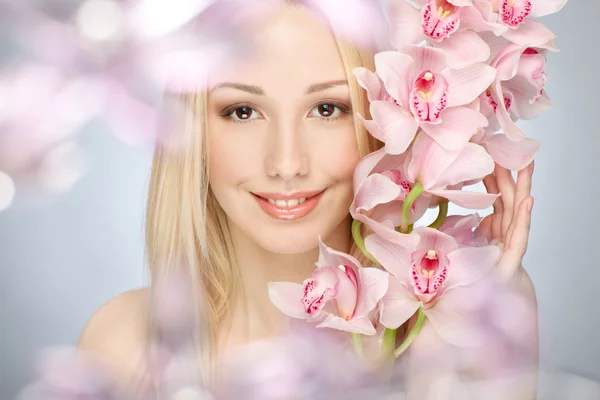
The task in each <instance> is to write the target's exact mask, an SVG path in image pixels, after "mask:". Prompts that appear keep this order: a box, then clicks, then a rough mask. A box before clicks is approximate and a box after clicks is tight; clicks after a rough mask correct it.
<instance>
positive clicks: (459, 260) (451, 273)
mask: <svg viewBox="0 0 600 400" xmlns="http://www.w3.org/2000/svg"><path fill="white" fill-rule="evenodd" d="M411 235H417V236H418V237H419V242H418V244H417V246H415V247H413V248H410V247H406V246H403V245H401V244H398V243H395V242H392V241H388V240H385V239H383V238H381V237H379V236H377V235H370V236H368V237H367V238H366V240H365V245H366V248H367V250H368V251H369V252H370V253H371V254H373V256H374V257H375V258H377V260H379V261H380V262H381V264H382V265H383V266H384V268H385V269H386V270H387V271H388V272H390V274H391V275H393V276H390V282H389V289H388V292H387V293H386V295H385V296H384V298H383V299H382V300H381V308H380V312H381V315H380V321H381V323H382V324H384V325H385V326H387V327H388V328H391V329H395V328H398V327H399V326H400V325H402V324H403V323H404V322H405V321H406V320H407V319H408V318H410V317H411V316H412V315H413V314H414V313H415V312H416V311H417V309H418V308H419V307H422V308H423V311H424V313H425V315H426V316H427V318H428V319H429V321H430V323H431V325H432V326H433V327H434V328H435V330H436V331H437V332H438V334H439V335H440V337H441V338H443V339H444V340H446V341H448V342H449V343H452V344H454V345H457V346H477V345H478V344H480V343H481V341H482V340H483V338H481V337H479V333H480V330H479V329H476V327H477V324H478V320H477V315H476V313H473V309H474V308H476V307H472V308H471V309H470V308H469V307H465V305H464V299H465V296H467V297H468V294H469V293H470V290H469V286H474V285H477V283H478V281H480V280H481V279H482V278H483V277H484V276H486V275H487V274H488V272H490V271H491V270H492V268H493V266H494V265H495V264H496V262H497V261H498V259H499V257H500V249H499V248H498V247H497V246H484V247H461V246H460V245H459V244H458V243H457V241H456V239H455V238H454V237H452V236H450V235H447V234H445V233H443V232H440V231H437V230H435V229H431V228H427V227H418V228H416V229H415V230H414V231H413V233H412V234H411Z"/></svg>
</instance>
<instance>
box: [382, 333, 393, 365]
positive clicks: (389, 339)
mask: <svg viewBox="0 0 600 400" xmlns="http://www.w3.org/2000/svg"><path fill="white" fill-rule="evenodd" d="M394 347H396V329H390V328H385V331H384V332H383V342H382V343H381V358H382V360H383V361H385V360H386V359H389V358H391V357H392V354H393V353H394Z"/></svg>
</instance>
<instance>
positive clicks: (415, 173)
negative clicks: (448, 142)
mask: <svg viewBox="0 0 600 400" xmlns="http://www.w3.org/2000/svg"><path fill="white" fill-rule="evenodd" d="M459 154H460V153H458V152H452V151H448V150H445V149H444V148H443V147H442V146H440V144H439V143H438V142H437V141H435V140H434V139H433V138H432V137H431V136H429V135H426V134H422V133H419V134H418V135H417V138H416V139H415V142H414V143H413V145H412V147H411V150H410V152H409V159H408V166H407V168H406V173H407V177H408V179H409V180H410V181H412V182H417V181H418V182H419V183H421V185H422V186H423V188H425V189H426V190H427V189H430V188H431V187H433V186H434V185H435V183H436V181H437V179H438V177H439V176H440V175H441V174H442V173H443V171H445V170H446V168H448V166H450V165H451V164H452V163H453V162H454V160H456V157H458V155H459Z"/></svg>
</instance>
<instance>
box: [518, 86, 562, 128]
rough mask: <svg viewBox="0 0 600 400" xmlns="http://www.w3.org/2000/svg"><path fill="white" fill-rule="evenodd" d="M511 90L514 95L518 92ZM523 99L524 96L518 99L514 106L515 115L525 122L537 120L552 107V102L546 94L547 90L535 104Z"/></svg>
mask: <svg viewBox="0 0 600 400" xmlns="http://www.w3.org/2000/svg"><path fill="white" fill-rule="evenodd" d="M511 90H513V93H515V92H516V91H515V90H514V89H512V88H511ZM523 99H524V98H523V97H522V96H519V97H517V98H516V99H515V102H514V105H513V112H514V114H515V115H516V116H517V117H519V118H520V119H523V120H530V119H534V118H537V117H539V116H540V115H541V114H543V113H545V112H546V111H548V110H549V109H550V107H552V100H550V97H548V93H546V91H545V90H544V91H542V95H541V97H540V98H539V99H537V100H536V101H534V102H533V103H532V102H531V101H529V100H523Z"/></svg>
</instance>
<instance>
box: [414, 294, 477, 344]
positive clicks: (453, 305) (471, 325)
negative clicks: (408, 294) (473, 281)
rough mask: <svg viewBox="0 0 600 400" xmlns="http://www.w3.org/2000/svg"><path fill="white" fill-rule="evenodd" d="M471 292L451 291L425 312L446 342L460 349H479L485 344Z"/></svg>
mask: <svg viewBox="0 0 600 400" xmlns="http://www.w3.org/2000/svg"><path fill="white" fill-rule="evenodd" d="M473 301H476V300H474V299H473V298H472V297H470V292H469V290H468V289H466V288H460V289H456V290H451V291H449V292H447V293H444V295H443V296H442V297H441V298H440V299H439V300H438V301H437V303H436V304H435V305H434V306H433V307H431V308H428V309H426V310H425V315H426V316H427V319H428V320H429V322H430V323H431V325H432V326H433V328H434V329H435V330H436V331H437V333H438V335H440V337H441V338H442V339H444V340H445V341H447V342H448V343H450V344H453V345H455V346H460V347H477V346H481V345H483V344H484V343H485V332H484V331H483V328H482V327H481V323H482V321H480V318H479V314H478V313H477V311H478V310H477V309H476V306H477V304H475V305H473V304H472V303H473Z"/></svg>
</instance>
